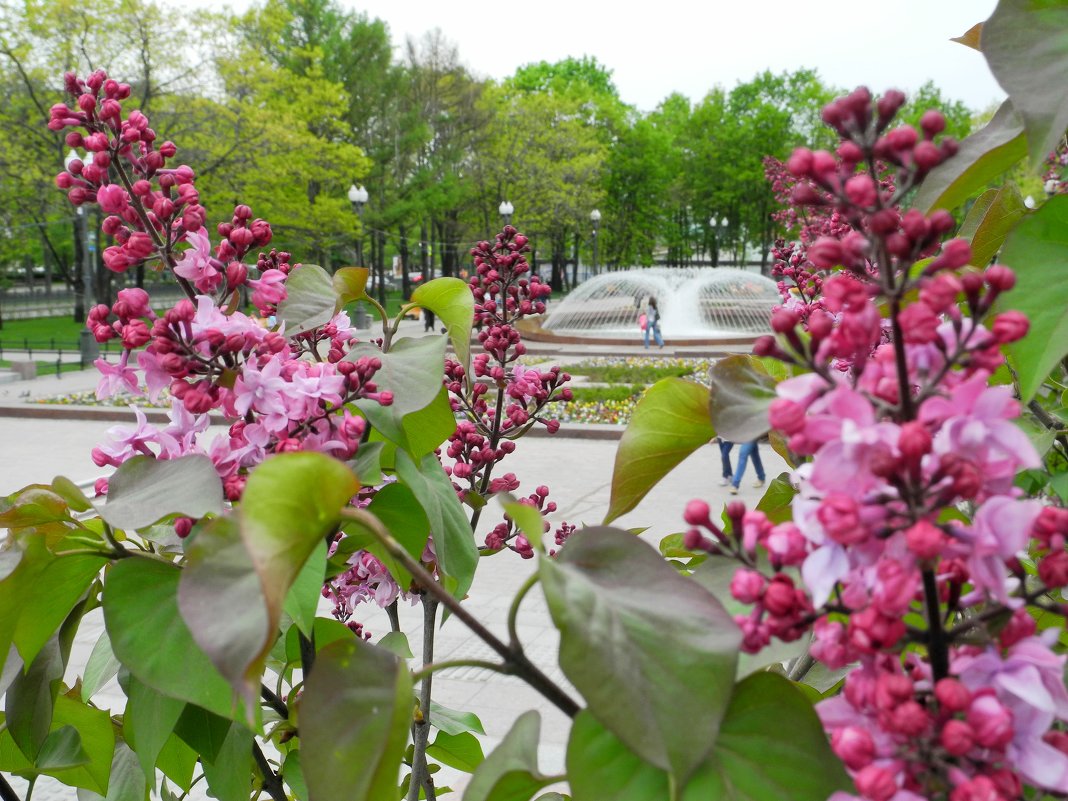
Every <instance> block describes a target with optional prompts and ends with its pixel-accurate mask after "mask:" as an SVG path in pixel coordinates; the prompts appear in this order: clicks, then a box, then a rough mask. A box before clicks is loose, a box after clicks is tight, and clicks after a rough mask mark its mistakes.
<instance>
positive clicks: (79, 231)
mask: <svg viewBox="0 0 1068 801" xmlns="http://www.w3.org/2000/svg"><path fill="white" fill-rule="evenodd" d="M79 160H81V157H80V156H79V155H78V152H77V151H76V150H71V151H70V152H69V153H68V154H67V157H66V158H65V159H63V166H64V167H66V168H67V170H68V171H69V170H70V165H71V163H72V162H74V161H79ZM82 163H83V164H85V165H86V166H88V165H90V164H92V163H93V154H92V153H88V154H86V157H85V160H84V161H83V162H82ZM74 235H75V236H76V237H77V238H78V244H79V245H80V247H81V255H82V263H81V264H80V265H78V266H79V268H80V271H81V274H82V310H83V311H84V312H85V314H86V316H88V314H89V310H90V309H91V308H93V302H94V301H93V263H92V260H91V259H90V257H89V241H88V240H89V235H88V232H87V229H86V222H85V207H84V206H78V207H77V208H76V209H75V216H74ZM78 350H79V352H80V355H81V363H82V366H83V367H84V366H85V365H87V364H89V363H90V362H92V361H94V360H95V359H96V358H97V357H98V356H99V355H100V346H99V345H98V344H97V341H96V337H94V336H93V334H92V332H91V331H90V330H89V329H88V328H85V327H84V326H83V327H82V330H81V332H80V334H79V338H78Z"/></svg>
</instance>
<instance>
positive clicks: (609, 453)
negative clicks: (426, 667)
mask: <svg viewBox="0 0 1068 801" xmlns="http://www.w3.org/2000/svg"><path fill="white" fill-rule="evenodd" d="M635 350H640V348H636V349H635ZM561 355H563V354H561ZM587 355H593V354H587ZM664 355H670V354H669V353H664ZM530 361H533V359H532V360H530ZM95 380H96V379H95V376H94V375H93V373H92V372H87V373H68V374H65V375H64V376H63V377H62V378H60V379H51V378H39V379H37V380H36V381H34V382H19V384H15V385H0V406H3V405H12V404H19V403H20V402H22V401H23V400H24V399H20V398H19V393H21V392H25V391H27V389H26V387H27V386H31V387H32V390H31V391H32V392H33V393H34V394H35V395H36V394H37V393H38V392H40V393H47V394H52V393H55V392H72V391H79V390H85V389H91V388H92V387H93V386H94V385H95ZM53 382H54V384H53ZM43 385H44V386H43ZM57 385H58V386H59V387H60V388H59V389H56V386H57ZM72 411H73V410H72ZM108 425H111V423H107V422H103V421H100V420H72V419H62V418H57V419H39V418H38V419H20V418H14V417H6V416H4V415H3V410H2V409H0V457H2V458H0V495H4V494H8V493H10V492H11V491H13V490H14V489H17V488H18V487H21V486H24V485H25V484H28V483H31V482H35V481H40V482H50V481H51V479H52V478H53V477H54V476H55V475H60V474H62V475H66V476H68V477H69V478H71V479H73V480H75V481H81V480H86V479H91V478H94V477H96V476H97V475H99V473H100V471H99V468H97V467H95V466H94V465H93V463H92V461H91V460H90V458H89V451H90V449H91V448H92V447H93V446H94V445H95V444H96V443H97V442H98V441H99V440H100V438H101V435H102V433H103V431H104V429H105V428H106V427H107V426H108ZM572 428H573V429H574V430H573V431H572V432H570V433H579V432H578V429H579V428H580V427H572ZM568 433H569V432H568V427H567V426H565V428H564V429H563V430H562V431H561V433H560V434H558V435H556V436H553V437H529V438H527V439H524V440H523V441H522V442H520V443H519V446H518V447H517V449H516V452H515V453H514V454H512V455H511V456H510V457H509V459H508V461H506V462H504V463H503V464H502V469H503V470H506V471H509V472H513V473H515V474H516V476H517V477H518V478H519V479H520V481H521V482H522V486H521V488H520V491H519V492H520V493H521V494H527V493H529V492H532V491H533V490H534V488H535V487H536V486H538V485H539V484H546V485H548V486H549V488H550V490H551V495H550V500H554V501H555V502H556V503H557V506H558V509H559V511H558V512H556V513H554V514H553V515H551V516H550V520H551V521H552V522H554V523H555V522H559V521H562V520H567V521H568V522H571V523H575V524H587V525H596V524H598V523H600V521H601V520H602V519H603V517H604V514H605V511H606V510H607V508H608V503H609V499H610V494H611V478H612V470H613V463H614V460H615V455H616V448H617V446H618V442H617V441H615V440H612V439H596V438H581V437H573V436H566V435H567V434H568ZM761 455H762V457H763V459H764V464H765V467H766V469H767V472H768V476H769V478H770V477H774V476H776V475H777V474H779V473H780V472H782V471H783V470H785V469H786V467H785V465H784V463H783V462H782V460H781V459H780V458H779V457H778V456H777V455H776V454H774V453H773V452H772V451H771V450H770V448H768V447H767V446H766V445H765V446H763V447H762V448H761ZM719 475H720V462H719V453H718V449H716V448H715V447H714V446H711V445H710V446H708V447H704V448H701V449H699V450H698V451H697V452H696V453H694V454H693V455H691V456H690V457H689V458H688V459H686V460H685V461H684V462H683V463H682V464H680V465H679V466H678V467H677V468H676V469H675V470H674V471H673V472H672V473H671V475H670V476H669V477H668V478H667V479H666V480H665V481H664V482H662V483H661V484H660V485H659V486H657V487H655V488H654V489H653V490H652V491H651V492H650V493H649V494H648V495H647V496H646V497H645V499H644V500H643V501H642V502H641V503H640V504H638V506H637V507H636V508H635V509H634V510H633V511H631V512H629V513H628V514H626V515H624V516H623V517H621V518H620V519H619V520H618V521H616V522H615V523H614V524H613V525H617V526H619V527H622V528H646V527H647V530H646V531H645V532H644V533H643V534H642V535H641V537H642V539H644V540H646V541H648V542H649V543H650V544H651V545H653V546H654V547H655V545H656V544H657V543H658V542H659V541H660V539H661V538H663V537H664V536H666V535H668V534H671V533H674V532H677V531H681V530H683V529H684V528H685V524H684V523H683V521H682V511H683V509H684V508H685V505H686V503H687V502H688V501H690V500H692V499H694V498H702V499H704V500H706V501H708V502H709V503H710V504H711V505H712V506H713V508H718V507H719V506H721V505H722V504H723V503H725V502H726V501H727V500H729V499H731V498H732V496H730V495H728V494H727V490H726V488H724V487H720V486H719V485H718V481H717V479H718V477H719ZM752 478H753V475H752V472H750V473H749V475H747V477H746V480H745V481H744V482H743V484H742V491H741V494H740V495H739V496H737V497H738V498H740V499H741V500H743V501H746V502H747V503H748V504H750V505H751V506H752V505H755V504H756V502H757V501H758V500H759V498H760V496H761V494H762V493H763V490H759V489H754V488H753V487H751V483H752ZM499 520H500V514H499V508H498V507H496V504H495V502H491V506H490V507H489V508H488V509H487V511H486V513H484V514H483V517H482V524H481V525H480V527H479V528H480V532H479V533H480V539H481V536H484V535H485V532H486V531H488V530H489V529H490V528H492V527H493V526H494V525H496V523H497V522H499ZM534 567H535V565H534V562H533V560H523V559H521V558H520V557H518V556H517V555H516V554H513V553H510V552H508V553H500V554H497V555H494V556H492V557H489V558H487V559H485V560H484V561H483V563H482V564H480V566H479V570H478V573H477V575H476V577H475V581H474V584H473V586H472V588H471V592H470V595H469V597H468V599H467V600H466V602H465V603H466V605H467V606H468V608H469V609H470V610H471V612H472V613H473V614H474V615H475V617H476V618H478V619H479V620H481V621H483V622H484V623H485V624H486V625H487V626H488V627H489V628H490V630H492V631H493V632H494V633H496V634H497V635H498V636H502V637H505V638H506V620H507V613H508V608H509V604H510V603H511V599H512V596H513V595H514V593H515V591H516V589H517V588H518V587H519V586H520V585H521V584H522V582H523V581H524V580H525V579H526V578H527V577H528V576H529V575H530V573H531V571H532V570H533V569H534ZM327 613H328V609H327V607H325V606H324V608H323V614H327ZM401 616H402V622H403V623H404V626H405V629H406V630H409V631H412V632H417V630H418V623H419V620H420V619H421V615H420V614H419V610H418V609H410V608H404V609H402V610H401ZM357 619H359V620H360V621H361V622H362V623H364V625H365V627H366V629H367V630H368V631H370V632H371V633H372V635H373V637H374V638H377V637H380V636H381V635H382V634H384V633H386V632H387V631H388V630H389V626H388V621H387V620H386V617H385V614H384V613H383V612H382V611H380V610H377V609H371V608H367V610H366V612H364V610H363V609H361V610H360V614H358V615H357ZM101 630H102V620H101V618H100V617H99V613H97V616H95V617H93V618H91V619H90V620H89V621H88V622H87V623H86V624H85V625H83V627H82V629H81V631H80V632H79V636H78V638H77V641H76V643H75V646H74V653H73V656H72V660H71V670H70V675H68V677H67V679H68V682H69V681H71V680H73V677H74V676H75V675H76V674H77V672H78V670H79V669H80V666H82V665H84V663H85V661H86V660H87V659H88V656H89V653H90V651H91V649H92V647H93V645H94V643H95V642H96V639H97V638H98V637H99V634H100V632H101ZM518 631H519V635H520V638H521V640H522V641H523V643H524V645H525V647H526V649H527V651H528V654H529V655H530V656H531V658H532V660H533V661H535V662H536V663H537V664H538V665H539V666H541V667H542V668H543V670H545V672H547V673H548V674H549V675H550V677H552V678H553V679H555V680H557V681H558V682H560V683H562V684H564V685H565V686H567V685H566V680H565V679H564V677H563V675H562V673H561V672H560V669H559V667H558V665H557V664H556V663H555V654H556V650H557V644H558V640H559V638H558V635H557V633H556V630H555V628H554V627H553V626H552V622H551V620H550V618H549V613H548V609H547V607H546V604H545V600H544V597H543V596H542V595H541V594H540V593H538V592H534V593H531V595H530V596H528V598H527V599H526V600H525V601H524V603H523V607H522V611H521V614H520V617H519V626H518ZM410 645H411V648H412V651H413V652H414V653H419V652H420V649H421V645H422V643H421V638H420V635H419V634H418V633H414V634H413V635H412V636H411V639H410ZM436 646H437V648H436V650H437V658H439V659H450V658H461V657H463V658H488V657H490V656H491V652H490V651H489V649H488V648H487V647H486V646H485V645H484V644H483V643H482V642H481V641H480V640H478V639H477V638H476V637H474V635H472V634H470V633H469V632H468V631H467V629H465V628H464V627H463V626H462V624H460V622H459V621H457V620H455V619H452V620H450V621H448V622H447V623H446V624H445V625H444V626H443V627H441V629H440V630H439V633H438V635H437V638H436ZM434 688H435V691H434V697H435V700H436V701H438V702H439V703H441V704H444V705H445V706H449V707H452V708H456V709H463V710H467V711H471V712H475V713H476V714H478V715H479V717H480V718H481V720H482V722H483V725H484V726H485V729H486V735H485V736H484V737H482V738H481V739H482V741H483V747H484V750H485V751H486V752H487V753H488V752H489V751H490V750H491V749H492V748H494V747H495V746H496V745H497V743H499V742H500V740H501V738H502V737H503V736H504V735H505V733H506V732H507V731H508V729H509V728H510V726H511V724H512V722H513V721H514V720H515V718H516V717H517V716H518V714H519V713H521V712H522V711H525V710H527V709H532V708H533V709H537V710H539V711H540V713H541V715H542V721H543V724H542V738H541V746H540V748H539V759H540V761H541V765H540V767H541V769H542V771H543V772H545V773H549V774H552V773H557V772H562V771H563V768H564V752H565V746H566V742H567V733H568V729H569V726H568V722H567V720H566V718H565V717H564V715H563V714H562V713H560V712H558V711H557V710H556V709H555V708H553V707H552V706H551V705H549V704H548V703H546V702H545V701H544V700H543V699H542V698H541V697H540V696H538V695H537V694H536V693H535V692H534V691H533V690H531V689H529V688H528V687H527V686H526V685H525V684H523V683H522V682H521V681H520V680H519V679H516V678H514V677H509V676H501V675H498V674H495V673H490V672H488V671H482V670H477V669H473V668H461V669H457V670H453V671H449V672H443V673H441V674H436V675H435V679H434ZM94 701H95V702H96V703H97V704H99V705H100V706H101V707H107V708H110V709H111V710H113V711H114V712H119V711H120V710H121V709H122V707H123V704H124V696H123V694H122V692H121V690H119V689H118V687H117V685H115V683H114V682H112V684H111V685H109V686H108V687H106V688H104V690H103V691H101V693H99V694H98V695H97V696H95V698H94ZM438 781H439V784H443V783H447V784H449V785H450V786H452V787H453V789H460V788H461V787H462V786H464V784H465V782H464V777H463V776H457V775H456V774H455V773H454V772H452V771H449V770H447V769H446V770H443V771H442V772H441V773H440V774H438ZM14 784H15V785H16V789H17V790H19V791H20V794H21V787H22V784H21V783H20V782H19V781H18V780H17V779H16V780H14ZM199 786H200V785H198V787H199ZM203 797H204V796H203V795H197V793H195V792H194V793H193V794H191V798H203ZM454 797H456V796H454ZM33 798H34V799H35V801H74V800H75V799H76V798H77V796H76V794H75V792H74V791H73V790H71V789H70V788H66V787H64V786H63V785H60V784H58V783H56V782H53V781H48V780H42V781H41V782H40V783H39V785H38V787H37V788H36V789H35V791H34V794H33Z"/></svg>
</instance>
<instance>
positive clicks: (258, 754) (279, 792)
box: [252, 740, 288, 801]
mask: <svg viewBox="0 0 1068 801" xmlns="http://www.w3.org/2000/svg"><path fill="white" fill-rule="evenodd" d="M252 758H253V759H255V760H256V767H258V768H259V769H260V773H262V774H263V784H262V785H261V786H262V788H263V789H264V790H266V791H267V795H269V796H270V797H271V798H273V799H274V801H288V798H287V796H286V790H285V787H284V786H283V784H282V779H281V778H280V777H279V775H278V774H277V773H275V772H274V770H273V769H272V768H271V765H270V763H269V762H268V761H267V757H265V756H264V755H263V751H262V750H260V744H259V743H257V742H256V741H255V740H253V741H252Z"/></svg>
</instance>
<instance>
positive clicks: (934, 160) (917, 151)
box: [912, 140, 942, 172]
mask: <svg viewBox="0 0 1068 801" xmlns="http://www.w3.org/2000/svg"><path fill="white" fill-rule="evenodd" d="M912 160H913V161H914V162H916V166H917V167H919V168H920V169H921V170H922V171H924V172H926V171H928V170H931V169H934V168H935V167H937V166H938V165H939V163H941V161H942V154H941V153H939V152H938V148H937V147H935V146H934V144H933V143H931V142H928V141H927V140H924V141H922V142H920V143H919V144H917V145H916V147H914V148H913V149H912Z"/></svg>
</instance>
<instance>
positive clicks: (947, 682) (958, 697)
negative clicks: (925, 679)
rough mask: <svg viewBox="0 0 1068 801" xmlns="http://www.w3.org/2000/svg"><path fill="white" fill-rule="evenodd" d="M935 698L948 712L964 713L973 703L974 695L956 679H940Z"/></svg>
mask: <svg viewBox="0 0 1068 801" xmlns="http://www.w3.org/2000/svg"><path fill="white" fill-rule="evenodd" d="M935 698H937V699H938V703H939V705H940V706H941V707H942V708H943V709H944V710H946V711H947V712H963V711H964V710H965V709H967V708H968V705H969V704H970V703H971V702H972V694H971V692H970V691H969V690H968V688H967V687H965V686H964V685H963V684H961V683H960V682H959V681H957V680H956V679H940V680H939V682H938V683H937V684H936V685H935Z"/></svg>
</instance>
